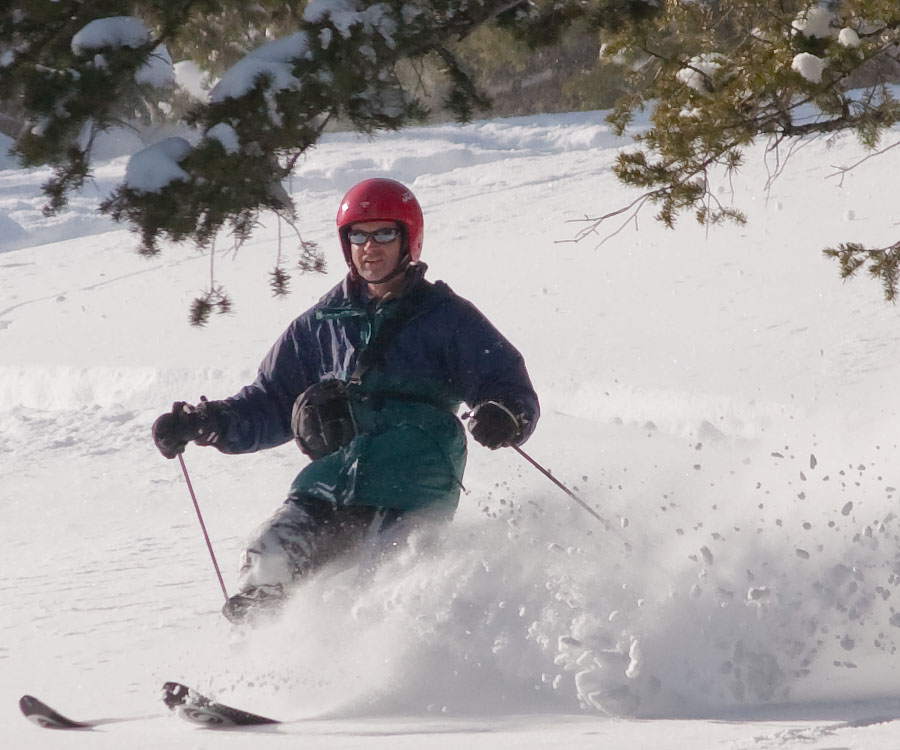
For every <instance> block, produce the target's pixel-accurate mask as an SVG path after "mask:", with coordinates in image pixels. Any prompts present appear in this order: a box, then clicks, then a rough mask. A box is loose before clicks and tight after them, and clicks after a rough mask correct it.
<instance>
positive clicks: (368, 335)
mask: <svg viewBox="0 0 900 750" xmlns="http://www.w3.org/2000/svg"><path fill="white" fill-rule="evenodd" d="M337 228H338V235H339V238H340V242H341V246H342V248H343V252H344V258H345V260H346V262H347V265H348V267H349V273H348V274H347V276H346V277H345V279H344V280H343V281H342V282H341V283H340V284H338V285H337V286H335V287H334V288H333V289H331V290H330V291H329V292H328V293H327V294H326V295H325V296H324V297H322V299H320V300H319V302H317V303H316V304H315V305H313V307H312V308H310V309H309V310H307V311H306V312H305V313H303V314H302V315H301V316H300V317H298V318H297V319H296V320H294V322H293V323H291V325H290V326H289V327H288V329H287V330H286V331H285V332H284V333H283V334H282V336H281V337H280V338H279V339H278V341H277V342H276V343H275V345H274V346H273V347H272V349H271V350H270V351H269V353H268V354H267V355H266V357H265V359H264V360H263V362H262V364H261V365H260V368H259V373H258V376H257V378H256V380H255V381H254V382H253V383H251V384H250V385H248V386H246V387H244V388H243V389H241V390H240V391H239V392H238V393H237V394H236V395H234V396H232V397H230V398H226V399H224V400H222V401H207V400H205V399H201V402H200V403H199V404H198V405H196V406H194V405H191V404H188V403H185V402H177V403H175V404H174V405H173V407H172V410H171V411H170V412H167V413H165V414H163V415H161V416H160V417H159V418H158V419H157V420H156V422H155V423H154V425H153V439H154V441H155V442H156V445H157V447H158V448H159V450H160V452H161V453H162V454H163V455H164V456H166V457H167V458H174V457H175V456H177V455H178V454H179V453H181V452H182V451H183V450H184V449H185V446H186V445H187V443H188V442H191V441H193V442H195V443H197V444H198V445H212V446H215V447H216V448H218V449H219V450H220V451H222V452H223V453H249V452H253V451H257V450H262V449H265V448H271V447H274V446H277V445H281V444H283V443H285V442H287V441H288V440H290V439H291V438H293V439H295V440H296V442H297V443H298V445H299V446H300V448H301V450H303V452H304V453H306V454H307V455H308V456H309V457H310V458H311V459H312V461H311V462H310V463H309V464H308V465H307V466H305V467H304V468H303V470H302V471H301V472H300V473H299V474H298V476H297V477H296V479H295V480H294V482H293V483H292V485H291V488H290V491H289V492H288V498H287V500H286V501H285V503H284V504H283V505H282V506H281V507H280V508H279V509H278V510H276V512H275V513H274V515H273V516H272V517H271V518H269V519H268V521H266V522H265V523H264V524H263V525H262V526H261V527H260V528H259V529H258V530H257V532H256V533H255V535H254V537H253V538H252V539H251V541H250V542H249V544H248V546H247V548H246V550H245V552H244V554H243V558H242V565H241V569H240V574H239V586H240V592H239V593H238V594H236V595H235V596H233V597H231V599H229V601H228V602H227V603H226V605H225V607H224V609H223V612H224V614H225V615H226V617H228V618H229V619H231V620H233V621H239V620H241V619H243V618H244V617H245V616H246V615H247V613H248V612H251V611H253V610H254V609H255V608H257V607H264V608H268V607H270V606H272V605H278V604H279V603H280V602H281V601H282V600H283V598H284V597H285V595H286V594H287V593H288V589H289V587H290V586H291V585H292V584H295V583H297V582H299V581H300V580H302V579H303V578H304V577H305V576H308V575H309V573H310V572H312V571H314V570H316V569H317V568H319V567H321V566H322V565H324V564H325V563H327V562H330V561H332V560H334V559H336V558H338V557H340V556H342V555H346V554H348V553H351V552H353V551H358V550H359V549H360V547H361V545H362V543H363V541H364V540H365V539H366V538H367V537H368V536H370V535H372V534H374V533H386V532H387V530H388V529H391V528H399V527H401V526H403V527H407V526H408V525H409V524H410V523H411V522H418V521H419V520H424V519H435V518H443V519H449V518H450V517H451V516H452V515H453V512H454V511H455V509H456V506H457V503H458V501H459V493H460V488H461V486H462V476H463V471H464V469H465V463H466V440H465V433H464V430H463V428H462V423H461V422H460V420H459V418H458V417H457V416H456V413H457V411H458V409H459V406H460V404H461V403H462V402H465V403H466V404H468V405H469V406H470V407H471V412H470V420H469V431H470V432H471V434H472V436H473V437H474V438H475V440H477V441H478V442H479V443H481V444H483V445H485V446H487V447H488V448H491V449H496V448H499V447H501V446H506V445H519V444H521V443H524V442H525V440H526V439H527V438H528V437H529V435H531V433H532V432H533V430H534V428H535V425H536V423H537V420H538V416H539V414H540V409H539V405H538V399H537V396H536V394H535V392H534V389H533V388H532V385H531V381H530V379H529V377H528V373H527V371H526V369H525V364H524V361H523V359H522V356H521V354H519V352H518V351H517V350H516V349H515V348H514V347H513V346H512V345H511V344H510V343H509V342H508V341H507V340H506V339H505V338H504V337H503V336H502V335H501V334H500V333H499V332H498V331H497V330H496V328H494V326H493V325H492V324H491V323H490V322H489V321H488V320H487V319H486V318H485V317H484V315H483V314H482V313H481V312H479V311H478V309H477V308H475V306H474V305H472V304H471V303H470V302H468V301H466V300H464V299H463V298H461V297H459V296H457V295H456V294H455V293H454V292H453V291H451V290H450V288H449V287H448V286H447V285H446V284H444V283H443V282H440V281H438V282H436V283H431V282H429V281H426V280H425V278H424V276H425V271H426V269H427V266H426V265H425V264H424V263H422V262H421V261H420V257H421V252H422V240H423V228H424V219H423V216H422V209H421V208H420V206H419V203H418V201H417V200H416V198H415V196H414V195H413V194H412V192H411V191H410V190H409V189H408V188H406V187H404V186H403V185H401V184H400V183H398V182H395V181H393V180H387V179H370V180H365V181H363V182H361V183H359V184H357V185H356V186H354V187H353V188H351V189H350V191H349V192H348V193H347V194H346V196H344V199H343V200H342V201H341V204H340V208H339V210H338V215H337ZM401 522H402V523H401Z"/></svg>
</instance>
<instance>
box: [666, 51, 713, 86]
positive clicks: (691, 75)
mask: <svg viewBox="0 0 900 750" xmlns="http://www.w3.org/2000/svg"><path fill="white" fill-rule="evenodd" d="M721 67H722V56H721V55H715V54H711V55H700V56H699V57H693V58H691V60H690V64H689V67H686V68H682V69H681V70H679V71H678V73H677V74H676V76H675V77H676V78H677V79H678V80H679V81H681V82H682V83H683V84H684V85H685V86H689V87H690V88H692V89H694V91H696V92H697V93H699V94H707V93H709V87H710V85H711V83H710V82H711V80H712V78H713V76H715V74H716V71H718V70H719V69H720V68H721Z"/></svg>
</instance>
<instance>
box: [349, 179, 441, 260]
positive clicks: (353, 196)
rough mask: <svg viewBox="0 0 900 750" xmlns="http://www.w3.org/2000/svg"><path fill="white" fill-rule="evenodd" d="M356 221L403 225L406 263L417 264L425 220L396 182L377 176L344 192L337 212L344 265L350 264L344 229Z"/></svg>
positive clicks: (416, 205) (414, 198)
mask: <svg viewBox="0 0 900 750" xmlns="http://www.w3.org/2000/svg"><path fill="white" fill-rule="evenodd" d="M359 221H396V222H399V223H400V224H402V225H403V226H404V227H405V228H406V236H407V238H408V240H409V260H410V262H412V263H417V262H418V260H419V258H420V257H421V255H422V236H423V234H424V229H425V219H424V217H423V216H422V207H421V206H420V205H419V201H417V200H416V196H414V195H413V194H412V191H411V190H410V189H409V188H408V187H406V186H405V185H401V184H400V183H399V182H397V181H396V180H387V179H384V178H381V177H376V178H373V179H371V180H363V181H362V182H360V183H358V184H356V185H354V186H353V187H352V188H350V190H348V191H347V194H346V195H345V196H344V199H343V200H342V201H341V206H340V208H338V213H337V227H338V234H339V235H340V237H341V245H342V246H343V248H344V257H345V258H346V259H347V265H351V264H350V242H349V241H348V240H347V235H346V233H345V232H344V228H345V227H348V226H350V225H351V224H355V223H357V222H359ZM351 267H352V266H351Z"/></svg>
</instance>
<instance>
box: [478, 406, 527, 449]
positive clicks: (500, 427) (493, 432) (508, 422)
mask: <svg viewBox="0 0 900 750" xmlns="http://www.w3.org/2000/svg"><path fill="white" fill-rule="evenodd" d="M469 432H471V433H472V437H473V438H475V439H476V440H477V441H478V442H479V443H481V444H482V445H483V446H485V447H486V448H490V449H491V450H496V449H497V448H501V447H503V446H504V445H512V444H513V443H515V442H516V440H517V439H518V438H519V436H520V435H521V434H522V428H521V425H520V424H519V419H518V417H516V415H515V414H513V413H512V412H511V411H510V410H509V409H507V408H506V407H505V406H504V405H503V404H501V403H499V402H498V401H482V402H481V403H480V404H476V405H475V408H474V409H472V411H471V413H470V414H469Z"/></svg>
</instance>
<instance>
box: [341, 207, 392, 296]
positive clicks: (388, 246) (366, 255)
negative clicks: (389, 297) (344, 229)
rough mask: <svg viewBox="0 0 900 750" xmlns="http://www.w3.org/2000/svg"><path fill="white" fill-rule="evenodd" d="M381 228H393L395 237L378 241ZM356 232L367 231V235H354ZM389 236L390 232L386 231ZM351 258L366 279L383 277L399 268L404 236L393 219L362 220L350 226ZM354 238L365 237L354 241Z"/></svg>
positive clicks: (374, 279) (373, 279) (357, 270)
mask: <svg viewBox="0 0 900 750" xmlns="http://www.w3.org/2000/svg"><path fill="white" fill-rule="evenodd" d="M379 230H393V233H394V238H393V239H392V240H390V241H387V242H378V241H377V240H378V239H382V238H381V237H377V236H376V233H378V231H379ZM355 232H363V233H367V234H368V236H367V237H364V238H363V237H354V236H353V235H354V233H355ZM384 234H385V236H388V235H389V234H390V232H384ZM349 236H350V259H351V260H352V261H353V265H354V267H355V268H356V272H357V273H358V274H359V275H360V276H361V277H362V278H363V279H364V280H365V281H370V282H371V281H377V280H378V279H383V278H384V277H385V276H387V275H388V274H390V273H391V272H392V271H393V270H394V269H396V268H397V264H398V263H399V262H400V251H401V248H402V245H403V238H402V236H401V234H400V231H399V229H398V227H397V224H396V223H395V222H393V221H360V222H357V223H356V224H353V225H352V226H351V227H350V233H349ZM354 239H364V241H363V242H354V241H353V240H354Z"/></svg>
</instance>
